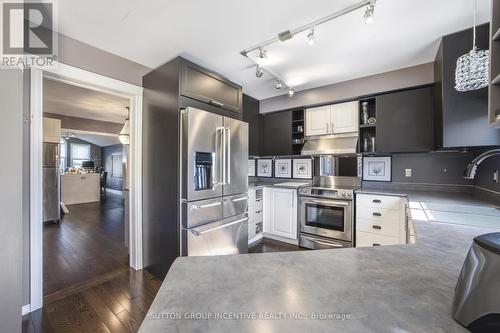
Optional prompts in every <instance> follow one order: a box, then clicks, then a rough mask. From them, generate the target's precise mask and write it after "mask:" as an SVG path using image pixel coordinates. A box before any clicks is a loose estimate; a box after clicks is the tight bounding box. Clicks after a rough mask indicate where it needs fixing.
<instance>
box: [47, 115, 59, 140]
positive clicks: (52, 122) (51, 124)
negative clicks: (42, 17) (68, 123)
mask: <svg viewBox="0 0 500 333" xmlns="http://www.w3.org/2000/svg"><path fill="white" fill-rule="evenodd" d="M60 140H61V120H59V119H52V118H43V142H51V143H59V142H60Z"/></svg>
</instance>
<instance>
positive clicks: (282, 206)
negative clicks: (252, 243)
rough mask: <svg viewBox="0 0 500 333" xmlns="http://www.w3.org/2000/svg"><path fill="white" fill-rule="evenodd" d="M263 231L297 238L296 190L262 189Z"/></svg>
mask: <svg viewBox="0 0 500 333" xmlns="http://www.w3.org/2000/svg"><path fill="white" fill-rule="evenodd" d="M264 231H265V232H267V233H270V234H273V235H276V236H281V237H285V238H289V239H297V191H295V190H289V189H281V188H272V189H271V188H265V189H264Z"/></svg>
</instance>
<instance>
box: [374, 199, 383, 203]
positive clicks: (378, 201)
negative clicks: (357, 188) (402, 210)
mask: <svg viewBox="0 0 500 333" xmlns="http://www.w3.org/2000/svg"><path fill="white" fill-rule="evenodd" d="M373 203H382V201H380V200H379V199H373Z"/></svg>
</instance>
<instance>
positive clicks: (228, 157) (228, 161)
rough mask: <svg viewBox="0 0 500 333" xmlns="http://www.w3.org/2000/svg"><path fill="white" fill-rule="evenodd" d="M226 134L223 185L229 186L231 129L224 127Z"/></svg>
mask: <svg viewBox="0 0 500 333" xmlns="http://www.w3.org/2000/svg"><path fill="white" fill-rule="evenodd" d="M226 133H227V138H226V145H227V146H226V154H227V156H226V163H227V170H226V180H225V185H229V184H231V128H229V127H226Z"/></svg>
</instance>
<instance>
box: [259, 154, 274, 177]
mask: <svg viewBox="0 0 500 333" xmlns="http://www.w3.org/2000/svg"><path fill="white" fill-rule="evenodd" d="M257 177H265V178H272V177H273V160H272V159H270V158H269V159H268V158H263V159H258V160H257Z"/></svg>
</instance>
